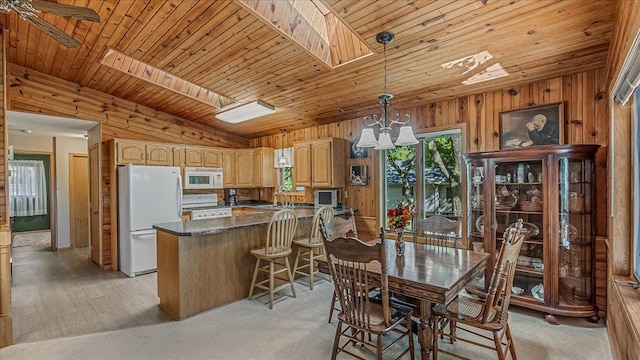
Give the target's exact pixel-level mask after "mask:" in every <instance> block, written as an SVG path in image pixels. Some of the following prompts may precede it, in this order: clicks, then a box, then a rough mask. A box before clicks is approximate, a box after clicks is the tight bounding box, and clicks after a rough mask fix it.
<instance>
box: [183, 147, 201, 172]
mask: <svg viewBox="0 0 640 360" xmlns="http://www.w3.org/2000/svg"><path fill="white" fill-rule="evenodd" d="M203 164H204V153H203V151H202V149H199V148H190V147H185V148H184V166H195V167H198V166H202V165H203Z"/></svg>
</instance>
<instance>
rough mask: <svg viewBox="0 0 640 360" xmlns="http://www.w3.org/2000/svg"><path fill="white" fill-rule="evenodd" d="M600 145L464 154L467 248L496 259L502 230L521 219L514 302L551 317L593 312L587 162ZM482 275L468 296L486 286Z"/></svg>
mask: <svg viewBox="0 0 640 360" xmlns="http://www.w3.org/2000/svg"><path fill="white" fill-rule="evenodd" d="M598 147H599V145H545V146H535V147H531V148H522V149H513V150H502V151H494V152H480V153H471V154H466V155H464V159H465V163H466V166H467V176H468V181H467V184H468V186H467V221H468V223H467V231H468V234H467V235H468V242H469V244H470V245H469V246H470V248H471V249H474V250H475V251H485V252H488V253H494V254H497V251H498V250H499V248H500V245H501V241H502V236H503V234H504V231H505V230H506V229H507V228H508V227H510V226H511V225H513V224H514V223H515V222H516V221H517V220H518V219H519V218H522V219H523V220H524V227H523V230H522V231H523V232H524V233H525V243H524V244H523V246H522V250H521V252H520V256H519V257H518V261H517V264H516V273H515V277H514V283H513V294H512V297H511V302H512V303H513V304H516V305H519V306H523V307H527V308H531V309H535V310H539V311H543V312H546V313H547V316H546V319H547V321H549V322H552V323H555V322H556V318H555V315H562V316H576V317H589V318H590V319H591V320H594V321H597V320H598V316H597V309H596V307H595V296H594V291H595V266H594V230H593V226H594V221H593V212H592V209H593V205H594V204H592V199H594V191H595V184H594V182H593V180H594V156H595V153H596V151H597V150H598ZM493 260H494V258H493V257H492V258H491V259H490V260H489V263H487V267H486V269H487V270H486V271H485V274H484V276H479V277H478V278H476V279H475V280H474V281H473V282H472V284H473V286H471V287H470V288H469V290H470V291H473V290H474V288H475V289H480V288H483V287H484V288H486V287H487V286H488V281H489V279H490V278H491V272H492V270H493Z"/></svg>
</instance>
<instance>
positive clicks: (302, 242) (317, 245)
mask: <svg viewBox="0 0 640 360" xmlns="http://www.w3.org/2000/svg"><path fill="white" fill-rule="evenodd" d="M293 245H295V246H300V247H303V248H307V249H318V248H322V247H323V245H322V243H313V242H311V241H310V240H309V239H307V238H304V239H298V240H293Z"/></svg>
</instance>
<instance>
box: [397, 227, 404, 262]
mask: <svg viewBox="0 0 640 360" xmlns="http://www.w3.org/2000/svg"><path fill="white" fill-rule="evenodd" d="M396 233H397V234H398V237H397V238H396V255H398V256H403V255H404V241H402V236H403V235H404V231H403V229H402V228H397V229H396Z"/></svg>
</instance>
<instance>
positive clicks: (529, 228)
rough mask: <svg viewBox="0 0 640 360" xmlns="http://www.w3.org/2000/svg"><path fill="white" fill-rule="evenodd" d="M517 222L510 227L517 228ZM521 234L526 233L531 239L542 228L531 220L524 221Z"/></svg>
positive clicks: (525, 235)
mask: <svg viewBox="0 0 640 360" xmlns="http://www.w3.org/2000/svg"><path fill="white" fill-rule="evenodd" d="M516 224H517V223H513V224H511V225H509V229H510V228H515V227H516ZM519 233H520V234H524V238H525V239H530V238H532V237H534V236H536V235H538V234H539V233H540V229H539V228H538V226H537V225H536V224H532V223H530V222H523V223H522V228H521V229H520V231H519Z"/></svg>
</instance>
